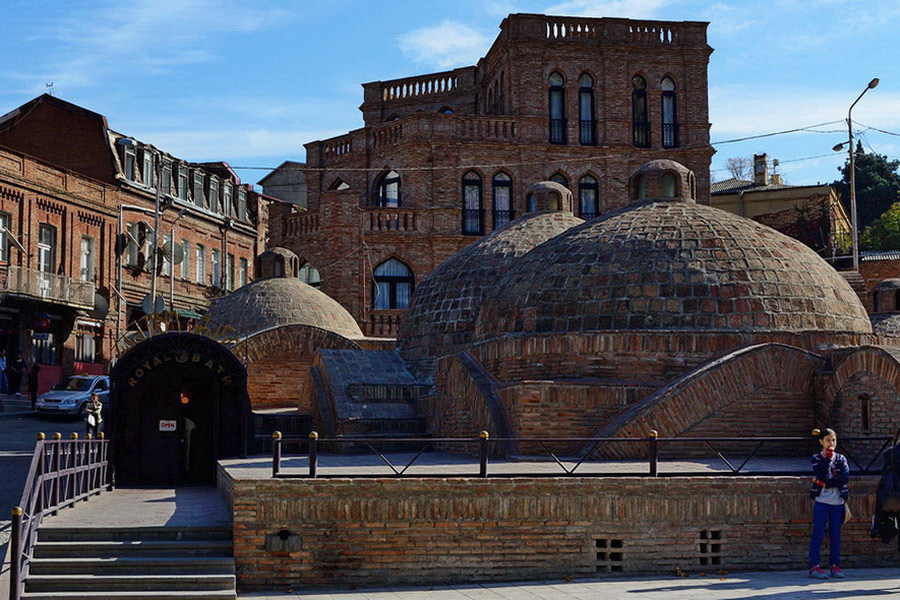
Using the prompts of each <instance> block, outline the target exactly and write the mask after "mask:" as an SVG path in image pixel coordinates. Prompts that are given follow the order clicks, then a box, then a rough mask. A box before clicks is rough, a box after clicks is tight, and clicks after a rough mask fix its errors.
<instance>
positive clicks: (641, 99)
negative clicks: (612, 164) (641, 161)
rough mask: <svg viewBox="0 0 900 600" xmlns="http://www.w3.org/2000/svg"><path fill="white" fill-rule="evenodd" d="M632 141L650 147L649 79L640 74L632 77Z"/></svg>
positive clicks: (641, 146)
mask: <svg viewBox="0 0 900 600" xmlns="http://www.w3.org/2000/svg"><path fill="white" fill-rule="evenodd" d="M631 87H632V88H633V90H632V92H631V130H632V142H633V143H634V145H635V146H636V147H638V148H649V147H650V121H648V120H647V80H646V79H644V78H643V77H641V76H640V75H635V76H634V77H633V78H632V79H631Z"/></svg>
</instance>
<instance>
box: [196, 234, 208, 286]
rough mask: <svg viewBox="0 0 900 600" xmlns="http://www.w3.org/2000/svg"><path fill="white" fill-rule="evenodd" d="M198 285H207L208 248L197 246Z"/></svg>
mask: <svg viewBox="0 0 900 600" xmlns="http://www.w3.org/2000/svg"><path fill="white" fill-rule="evenodd" d="M197 283H199V284H200V285H206V247H205V246H204V245H203V244H197Z"/></svg>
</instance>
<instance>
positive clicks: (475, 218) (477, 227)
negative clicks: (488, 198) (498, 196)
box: [462, 171, 484, 235]
mask: <svg viewBox="0 0 900 600" xmlns="http://www.w3.org/2000/svg"><path fill="white" fill-rule="evenodd" d="M462 199H463V206H462V232H463V235H481V234H482V233H484V205H483V199H482V187H481V175H479V174H478V173H476V172H475V171H469V172H468V173H466V174H465V175H463V180H462Z"/></svg>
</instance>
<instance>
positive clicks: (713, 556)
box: [698, 529, 724, 566]
mask: <svg viewBox="0 0 900 600" xmlns="http://www.w3.org/2000/svg"><path fill="white" fill-rule="evenodd" d="M723 542H724V540H723V539H722V531H721V530H719V529H704V530H703V531H701V532H700V543H699V546H698V548H699V551H700V552H699V558H700V566H710V565H721V564H722V557H723V556H724V552H723V548H724V543H723Z"/></svg>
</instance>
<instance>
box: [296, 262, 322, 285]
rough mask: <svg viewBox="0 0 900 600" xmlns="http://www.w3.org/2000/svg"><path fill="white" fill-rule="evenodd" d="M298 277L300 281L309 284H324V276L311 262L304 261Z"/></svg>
mask: <svg viewBox="0 0 900 600" xmlns="http://www.w3.org/2000/svg"><path fill="white" fill-rule="evenodd" d="M298 277H299V278H300V281H302V282H303V283H306V284H308V285H311V286H313V287H314V288H317V287H319V286H321V285H322V276H321V275H319V270H318V269H317V268H315V267H314V266H312V265H311V264H309V263H308V262H304V263H303V264H302V265H301V266H300V270H299V272H298Z"/></svg>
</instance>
